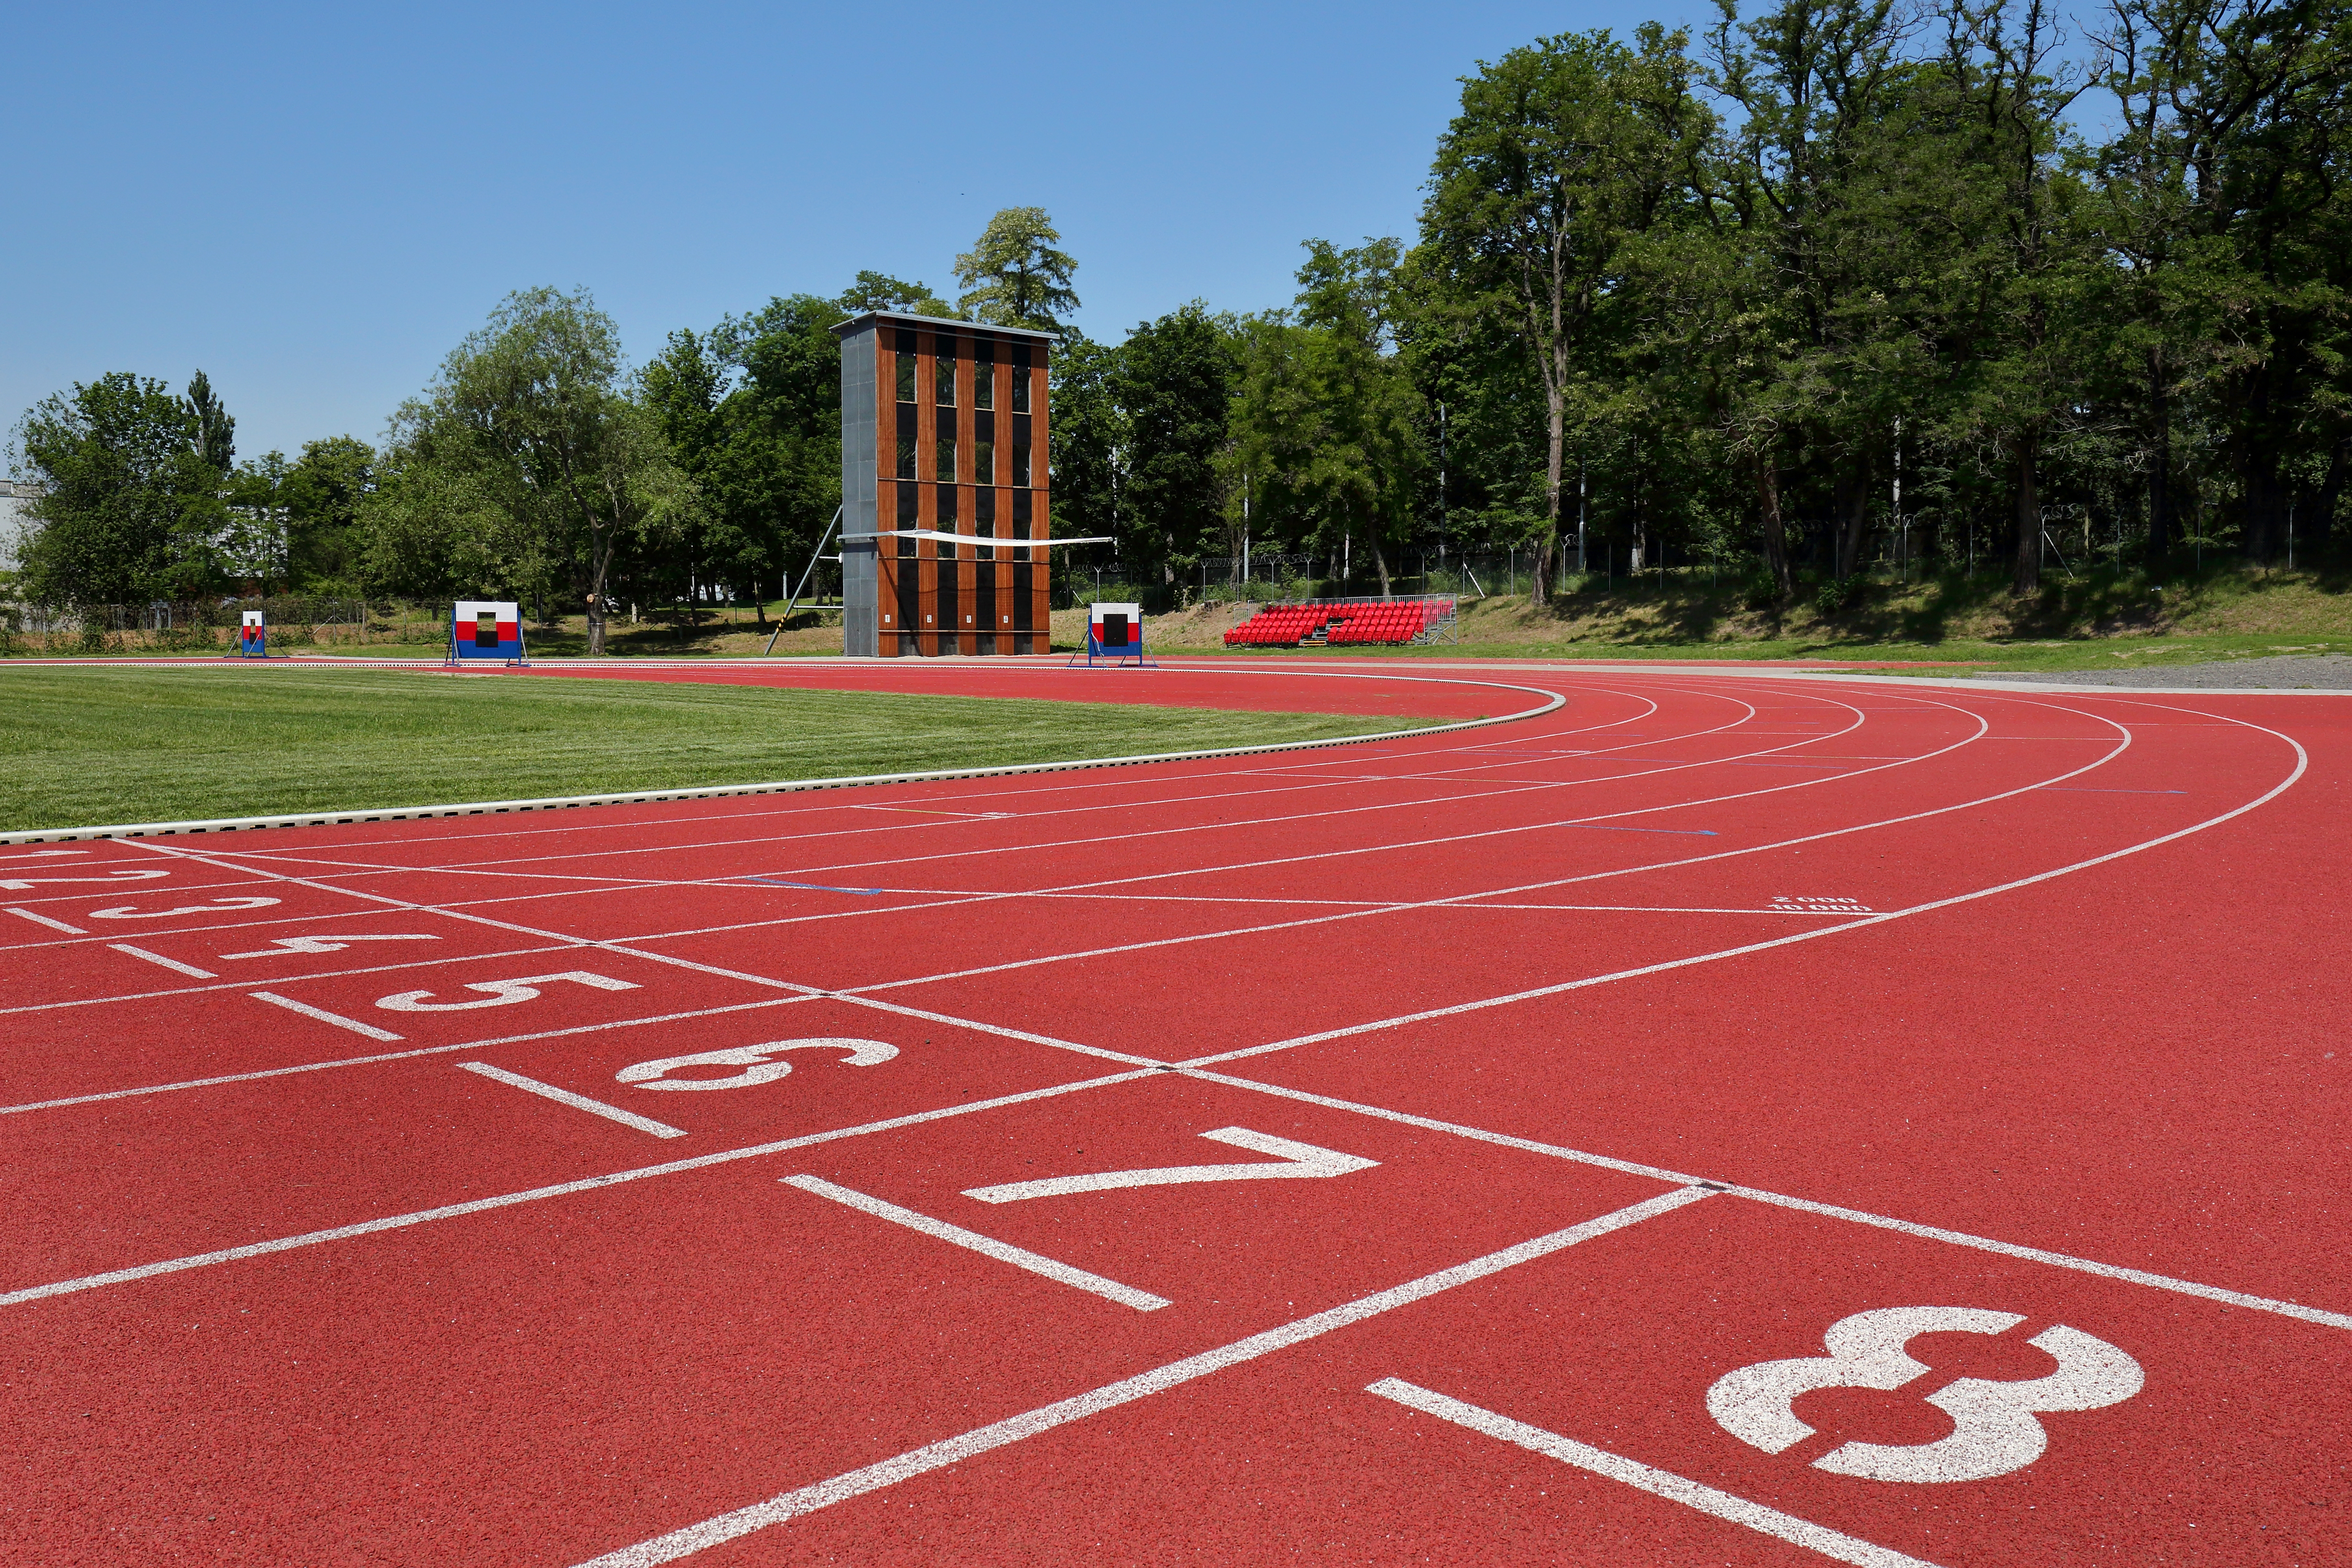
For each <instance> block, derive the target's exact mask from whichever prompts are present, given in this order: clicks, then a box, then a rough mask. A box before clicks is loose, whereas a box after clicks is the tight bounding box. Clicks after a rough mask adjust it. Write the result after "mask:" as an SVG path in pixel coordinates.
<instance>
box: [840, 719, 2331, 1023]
mask: <svg viewBox="0 0 2352 1568" xmlns="http://www.w3.org/2000/svg"><path fill="white" fill-rule="evenodd" d="M2246 728H2248V729H2251V730H2261V731H2263V733H2264V734H2266V735H2272V736H2275V737H2276V738H2277V739H2279V740H2282V741H2284V742H2286V743H2287V744H2288V745H2289V746H2290V747H2292V748H2293V749H2294V769H2293V770H2292V771H2291V772H2289V773H2288V774H2287V775H2286V777H2284V779H2281V780H2280V781H2279V782H2278V783H2277V784H2273V785H2272V786H2271V787H2270V788H2269V789H2267V790H2265V791H2263V793H2262V794H2261V795H2256V796H2255V797H2254V798H2253V799H2252V800H2250V801H2247V802H2245V803H2244V804H2243V805H2238V806H2235V807H2232V808H2231V809H2230V810H2228V811H2225V812H2222V813H2221V815H2219V816H2209V817H2207V818H2206V819H2205V820H2204V821H2202V822H2196V823H2191V824H2189V826H2187V827H2183V828H2179V829H2177V830H2175V831H2173V832H2171V833H2167V834H2164V835H2162V836H2161V837H2156V838H2149V839H2145V840H2143V841H2142V842H2140V843H2137V844H2131V845H2126V846H2125V847H2123V848H2121V849H2113V850H2109V851H2108V852H2107V853H2106V854H2105V855H2095V856H2092V857H2091V858H2089V859H2086V860H2077V861H2074V863H2073V864H2071V865H2066V866H2055V867H2053V868H2050V869H2049V870H2047V871H2036V872H2034V873H2033V874H2032V875H2031V876H2026V877H2019V878H2017V879H2013V880H2011V881H2007V882H1999V883H1995V884H1994V885H1993V886H1991V887H1990V888H1979V889H1975V890H1974V891H1972V892H1966V893H1956V894H1953V895H1952V896H1951V897H1949V898H1943V899H1934V900H1929V901H1927V902H1926V903H1919V904H1913V905H1912V906H1910V907H1909V908H1908V909H1901V910H1885V911H1883V912H1881V913H1876V914H1870V915H1865V916H1864V917H1863V918H1862V919H1860V920H1855V921H1845V922H1844V923H1843V924H1840V925H1833V926H1822V927H1819V928H1817V929H1815V930H1813V931H1797V932H1795V933H1793V934H1792V935H1789V936H1783V937H1774V938H1772V939H1770V940H1769V941H1766V942H1749V943H1748V944H1747V945H1746V946H1744V947H1727V948H1723V949H1720V950H1718V951H1717V952H1708V953H1697V954H1694V955H1692V956H1690V957H1688V958H1675V959H1667V960H1665V961H1664V962H1662V963H1649V964H1643V965H1641V966H1639V967H1638V968H1633V969H1621V970H1617V971H1614V972H1613V973H1608V974H1598V975H1588V976H1586V977H1584V978H1583V979H1580V980H1565V981H1561V982H1559V984H1553V985H1538V986H1534V987H1532V988H1530V989H1528V990H1526V991H1515V992H1512V993H1510V994H1507V995H1502V996H1490V997H1486V998H1484V999H1482V1000H1479V1001H1475V1002H1457V1003H1455V1004H1454V1005H1451V1006H1447V1007H1431V1008H1428V1009H1426V1010H1424V1011H1423V1012H1419V1013H1406V1014H1401V1015H1399V1016H1396V1017H1393V1018H1381V1019H1376V1020H1374V1021H1373V1022H1371V1023H1368V1024H1350V1025H1348V1026H1344V1027H1341V1028H1337V1029H1325V1030H1323V1031H1322V1032H1321V1033H1319V1034H1314V1035H1300V1036H1297V1037H1293V1038H1291V1039H1287V1040H1276V1041H1275V1042H1273V1043H1272V1044H1270V1045H1264V1046H1250V1047H1245V1048H1244V1049H1241V1050H1237V1051H1224V1052H1221V1053H1219V1054H1217V1055H1214V1056H1206V1057H1196V1058H1192V1061H1191V1062H1189V1063H1188V1064H1186V1065H1188V1066H1200V1065H1202V1064H1205V1063H1209V1062H1229V1061H1239V1060H1241V1059H1242V1058H1245V1057H1255V1056H1263V1055H1265V1054H1266V1053H1267V1052H1269V1051H1286V1050H1293V1049H1296V1048H1297V1047H1300V1046H1307V1045H1315V1044H1318V1043H1320V1042H1322V1041H1325V1040H1337V1039H1343V1038H1345V1037H1349V1036H1350V1035H1367V1034H1371V1033H1373V1032H1375V1031H1378V1030H1382V1029H1393V1028H1399V1027H1402V1026H1404V1025H1406V1024H1416V1023H1422V1022H1425V1021H1426V1020H1428V1019H1432V1018H1447V1017H1454V1016H1458V1015H1461V1014H1464V1013H1476V1012H1483V1011H1484V1010H1486V1008H1489V1007H1500V1006H1507V1005H1510V1004H1513V1003H1517V1002H1526V1001H1531V1000H1533V999H1535V998H1538V997H1542V996H1557V995H1559V994H1562V993H1564V992H1569V991H1580V990H1583V989H1584V988H1585V987H1587V986H1589V985H1600V984H1607V983H1609V982H1612V981H1617V980H1630V979H1634V978H1637V977H1639V976H1642V975H1647V974H1662V973H1666V972H1667V971H1669V970H1675V969H1687V968H1690V967H1692V966H1693V965H1695V964H1700V963H1714V962H1716V961H1717V960H1718V959H1724V958H1737V957H1739V956H1741V955H1743V954H1746V953H1751V952H1768V951H1769V950H1770V949H1773V948H1776V947H1791V946H1794V945H1795V944H1797V943H1798V942H1812V941H1814V940H1816V939H1818V938H1821V937H1827V936H1839V935H1842V934H1843V933H1844V932H1846V931H1860V930H1861V929H1863V928H1864V927H1865V926H1874V925H1885V923H1887V922H1888V921H1899V920H1907V919H1909V918H1910V917H1911V916H1913V915H1921V914H1927V913H1929V912H1930V911H1932V910H1948V909H1951V908H1954V907H1955V906H1957V905H1960V904H1967V903H1973V902H1975V901H1976V900H1979V899H1990V898H1992V897H1994V896H1996V895H1998V894H2001V893H2011V892H2015V891H2016V890H2017V889H2020V888H2030V887H2032V886H2034V885H2035V884H2036V883H2039V882H2046V881H2049V880H2051V879H2053V878H2056V877H2067V876H2072V875H2073V874H2074V873H2075V872H2077V871H2084V870H2088V869H2089V868H2092V867H2094V866H2104V865H2105V864H2107V863H2108V862H2109V861H2111V860H2121V859H2123V858H2126V857H2127V856H2132V855H2137V854H2139V853H2141V852H2142V851H2144V850H2148V849H2155V848H2158V847H2161V846H2163V845H2167V844H2170V843H2172V842H2174V841H2175V840H2177V839H2182V838H2187V837H2189V836H2190V835H2192V834H2198V833H2202V832H2204V831H2205V830H2206V829H2207V828H2209V827H2217V826H2220V825H2221V824H2222V823H2224V822H2228V821H2230V820H2231V818H2233V817H2238V816H2244V815H2245V814H2246V813H2248V812H2250V811H2252V810H2255V809H2256V808H2257V807H2260V806H2263V805H2268V804H2269V803H2270V802H2271V801H2273V800H2274V799H2276V798H2277V797H2278V796H2280V795H2284V794H2285V793H2286V792H2287V791H2288V790H2289V789H2292V788H2293V787H2294V785H2295V784H2296V783H2297V782H2298V781H2299V780H2301V779H2302V777H2303V775H2304V774H2305V773H2307V772H2309V771H2310V768H2311V753H2310V752H2306V751H2305V750H2304V749H2303V745H2302V743H2301V742H2298V741H2296V740H2295V739H2294V737H2293V736H2292V735H2284V734H2281V733H2280V732H2279V731H2276V730H2270V729H2264V728H2263V726H2262V725H2259V724H2249V725H2247V726H2246ZM2129 743H2130V734H2129V731H2126V737H2125V744H2126V745H2128V744H2129ZM2122 749H2123V748H2122V747H2117V748H2116V752H2120V751H2121V750H2122ZM2116 752H2109V753H2108V756H2109V757H2112V756H2114V755H2116ZM2106 760H2107V758H2105V757H2103V758H2101V759H2100V763H2105V761H2106ZM2098 765H2100V764H2099V763H2093V764H2092V766H2098ZM2084 771H2087V770H2085V769H2077V770H2076V772H2084ZM2060 776H2061V777H2066V776H2070V775H2066V774H2061V775H2060ZM2033 787H2035V786H2032V785H2028V786H2026V788H2025V789H2019V790H2011V791H2010V792H2009V794H2010V795H2023V794H2026V793H2028V792H2029V791H2030V790H2031V789H2032V788H2033ZM1990 798H1991V799H1995V800H1999V799H2005V798H2007V797H2006V796H2005V795H1995V796H1991V797H1990ZM1950 809H1957V808H1953V807H1939V808H1938V809H1937V811H1928V812H1921V813H1918V814H1917V816H1921V817H1925V816H1937V815H1940V814H1941V812H1942V811H1945V810H1950ZM1893 820H1894V821H1895V822H1903V821H1910V820H1916V818H1905V817H1896V818H1894V819H1893ZM1874 826H1875V825H1874ZM1840 831H1844V830H1840ZM1815 837H1822V838H1830V837H1837V834H1835V833H1824V834H1818V835H1815ZM1790 842H1791V843H1802V842H1807V840H1801V839H1792V840H1790ZM1704 858H1714V857H1704ZM1568 880H1578V879H1568ZM1538 885H1548V884H1538ZM1507 890H1516V889H1507ZM1466 896H1468V895H1465V897H1466ZM1461 901H1463V900H1462V898H1454V899H1448V900H1431V902H1432V904H1433V905H1434V904H1438V903H1459V902H1461ZM1331 918H1332V919H1333V920H1348V919H1350V918H1353V917H1350V916H1348V915H1335V916H1332V917H1331ZM1289 923H1292V924H1297V925H1307V924H1314V923H1319V922H1315V921H1292V922H1289ZM1269 929H1270V928H1269ZM1169 940H1170V941H1171V942H1181V941H1183V940H1185V939H1183V938H1171V939H1169ZM1001 967H1007V968H1010V967H1017V966H1014V965H1003V966H1001ZM861 989H863V988H861Z"/></svg>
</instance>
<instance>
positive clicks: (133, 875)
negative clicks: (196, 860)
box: [0, 870, 172, 888]
mask: <svg viewBox="0 0 2352 1568" xmlns="http://www.w3.org/2000/svg"><path fill="white" fill-rule="evenodd" d="M171 874H172V873H171V872H169V871H163V870H146V871H110V872H108V873H107V874H106V875H105V876H103V877H0V888H35V887H38V886H40V885H41V884H42V883H44V882H149V881H152V880H154V879H156V878H158V877H168V876H170V875H171Z"/></svg>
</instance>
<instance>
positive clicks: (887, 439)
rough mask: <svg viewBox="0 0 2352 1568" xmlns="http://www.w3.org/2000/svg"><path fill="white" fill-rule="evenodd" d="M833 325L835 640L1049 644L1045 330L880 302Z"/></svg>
mask: <svg viewBox="0 0 2352 1568" xmlns="http://www.w3.org/2000/svg"><path fill="white" fill-rule="evenodd" d="M834 331H836V332H838V333H840V334H841V503H842V505H841V602H842V617H841V623H842V651H843V652H844V653H846V654H851V655H861V654H862V655H867V656H874V655H879V656H881V657H884V658H890V657H894V656H897V655H901V654H921V655H939V654H950V653H963V654H997V653H1045V652H1047V651H1048V650H1049V648H1050V646H1051V643H1050V637H1049V634H1048V631H1047V626H1048V623H1047V619H1046V607H1047V600H1046V576H1047V574H1046V569H1045V551H1046V545H1045V538H1046V534H1047V525H1046V515H1047V510H1046V504H1045V501H1046V497H1045V490H1046V466H1045V440H1046V419H1045V348H1046V345H1047V344H1048V343H1050V342H1052V341H1053V339H1052V336H1051V335H1050V334H1048V333H1045V332H1037V331H1027V330H1025V329H1022V328H1017V327H981V326H975V325H972V324H971V323H970V322H965V321H940V320H938V319H936V318H934V317H930V316H902V315H898V314H897V313H895V312H891V311H885V310H876V311H870V312H868V313H867V314H866V315H863V316H859V317H858V318H857V319H856V320H855V321H845V322H843V323H842V324H841V325H840V326H838V327H835V329H834ZM1071 542H1074V543H1075V542H1077V541H1071Z"/></svg>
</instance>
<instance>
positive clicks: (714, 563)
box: [639, 275, 871, 624]
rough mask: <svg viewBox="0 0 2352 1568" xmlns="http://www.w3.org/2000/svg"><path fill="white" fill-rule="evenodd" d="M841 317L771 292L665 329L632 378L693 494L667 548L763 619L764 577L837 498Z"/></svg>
mask: <svg viewBox="0 0 2352 1568" xmlns="http://www.w3.org/2000/svg"><path fill="white" fill-rule="evenodd" d="M867 276H871V275H867ZM845 319H846V310H845V307H844V306H843V305H841V304H839V303H836V302H835V301H834V300H823V299H819V298H817V297H816V296H814V295H808V294H795V295H792V296H790V297H786V298H779V299H775V300H770V301H769V303H768V304H767V306H766V307H765V308H764V309H762V310H759V311H756V312H754V313H752V314H751V315H749V316H746V317H741V318H735V317H730V318H729V319H728V320H727V321H723V322H721V323H720V324H719V327H718V328H716V329H715V330H714V331H711V332H710V333H709V336H708V337H699V336H698V335H697V334H695V333H693V332H690V331H688V332H674V333H672V334H671V335H670V339H669V342H668V345H667V348H666V349H665V350H664V352H663V353H662V354H661V355H660V356H659V357H657V358H656V359H655V360H654V361H653V362H652V363H649V364H648V365H646V369H645V371H644V373H643V374H642V375H641V377H640V380H639V385H640V395H641V396H642V397H643V399H644V401H645V404H646V407H647V408H648V409H649V410H650V411H651V412H652V413H653V415H654V417H655V419H656V423H657V424H658V425H659V426H660V427H661V430H662V432H663V434H664V436H665V437H667V440H668V441H669V443H670V446H671V449H672V450H673V451H674V452H675V453H676V454H677V459H678V462H679V464H680V466H681V467H682V468H684V469H685V471H686V472H687V473H688V475H689V476H690V477H691V478H692V479H693V480H694V482H695V486H696V489H697V491H698V494H699V496H700V498H701V502H702V504H701V507H700V509H699V510H698V512H697V513H696V514H695V516H694V518H693V519H692V520H691V521H689V522H688V524H687V525H686V527H685V530H684V531H683V532H682V533H681V534H680V536H679V538H678V540H677V545H676V547H675V548H674V550H673V552H671V556H670V559H671V560H672V561H674V562H678V561H682V563H683V564H684V566H685V567H686V569H687V570H688V573H689V574H691V575H692V576H693V578H694V579H695V580H696V581H698V582H702V583H719V584H726V585H727V586H728V587H729V588H730V589H731V590H733V591H734V592H735V593H736V594H737V595H740V596H741V597H745V598H749V599H750V600H751V602H752V603H753V604H754V605H761V606H762V607H761V610H760V612H759V613H760V618H761V622H762V623H763V624H764V622H765V620H766V611H765V608H764V603H763V602H764V601H765V599H766V598H767V592H766V590H767V588H768V586H769V585H771V584H776V583H778V582H779V581H781V579H782V576H783V575H784V574H787V573H789V572H792V571H793V570H794V569H795V568H796V567H797V566H798V565H799V564H800V563H802V562H803V561H804V560H805V558H806V557H807V555H808V552H810V551H811V550H813V549H814V547H815V545H816V542H817V539H818V537H819V536H820V535H821V534H822V532H823V531H824V527H825V525H826V523H827V522H828V521H830V520H831V518H832V516H833V511H834V509H835V506H837V505H838V504H839V502H840V500H841V346H840V342H839V340H838V339H836V338H835V336H834V334H833V331H832V328H833V327H834V325H835V323H837V322H839V321H844V320H845ZM647 565H648V567H650V566H651V565H652V563H647Z"/></svg>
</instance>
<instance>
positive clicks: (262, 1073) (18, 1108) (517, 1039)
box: [0, 996, 824, 1116]
mask: <svg viewBox="0 0 2352 1568" xmlns="http://www.w3.org/2000/svg"><path fill="white" fill-rule="evenodd" d="M822 1000H824V998H822V997H818V996H762V997H761V998H760V999H759V1000H758V1001H756V1002H730V1003H729V1004H728V1005H725V1006H723V1007H697V1008H693V1009H691V1010H689V1011H688V1012H684V1013H656V1014H652V1015H650V1016H645V1017H639V1018H614V1019H609V1020H606V1021H604V1022H603V1023H596V1024H573V1025H570V1026H567V1027H564V1028H561V1029H535V1030H533V1031H531V1032H530V1033H529V1034H522V1035H493V1036H491V1037H488V1038H487V1039H480V1040H460V1041H458V1042H457V1044H456V1045H451V1046H420V1047H416V1048H415V1049H414V1050H406V1051H376V1052H372V1053H371V1054H369V1055H367V1056H363V1057H337V1058H333V1059H331V1060H329V1061H322V1062H297V1063H295V1064H294V1065H293V1066H291V1067H282V1068H257V1069H255V1070H254V1071H252V1072H230V1073H221V1074H218V1075H216V1076H215V1077H213V1078H192V1079H184V1080H182V1081H181V1082H178V1083H152V1084H143V1085H142V1086H140V1087H139V1088H137V1089H104V1090H101V1091H100V1092H99V1093H96V1094H75V1095H68V1096H65V1097H64V1098H62V1099H58V1100H29V1101H27V1102H26V1103H25V1104H23V1105H0V1116H16V1115H18V1114H21V1113H22V1112H25V1111H27V1110H58V1109H61V1108H62V1107H65V1106H68V1105H95V1104H97V1103H98V1102H99V1101H100V1100H134V1099H136V1098H138V1097H139V1096H140V1095H142V1094H175V1093H177V1092H179V1091H180V1090H182V1089H216V1088H218V1087H219V1086H220V1085H222V1084H225V1083H251V1082H254V1081H255V1080H256V1079H265V1078H290V1077H292V1076H294V1075H295V1074H297V1073H306V1072H330V1071H332V1070H333V1069H334V1068H356V1067H372V1066H373V1065H374V1064H376V1063H378V1062H404V1061H411V1060H414V1059H415V1058H418V1057H446V1056H449V1055H452V1054H453V1053H455V1052H457V1051H481V1050H488V1048H489V1047H492V1046H514V1045H521V1044H524V1043H525V1042H528V1041H531V1040H553V1039H561V1038H562V1037H564V1036H567V1035H594V1034H601V1033H602V1032H604V1030H606V1029H630V1028H643V1027H644V1026H646V1025H649V1024H675V1023H678V1022H681V1021H682V1020H684V1019H688V1018H715V1017H717V1016H719V1015H720V1014H722V1013H748V1012H751V1011H753V1010H754V1009H757V1008H761V1007H788V1006H791V1005H793V1003H795V1002H816V1001H822ZM393 1038H394V1039H395V1040H396V1039H399V1038H400V1036H398V1035H394V1037H393Z"/></svg>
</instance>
